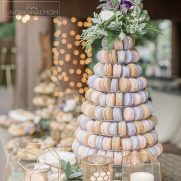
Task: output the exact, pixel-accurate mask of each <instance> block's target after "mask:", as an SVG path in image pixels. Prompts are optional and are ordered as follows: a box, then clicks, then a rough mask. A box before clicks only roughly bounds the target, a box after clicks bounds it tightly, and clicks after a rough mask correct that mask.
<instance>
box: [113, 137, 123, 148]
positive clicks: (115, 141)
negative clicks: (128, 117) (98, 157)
mask: <svg viewBox="0 0 181 181" xmlns="http://www.w3.org/2000/svg"><path fill="white" fill-rule="evenodd" d="M112 150H114V151H119V150H121V139H120V137H116V136H114V137H112Z"/></svg>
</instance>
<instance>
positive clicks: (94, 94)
mask: <svg viewBox="0 0 181 181" xmlns="http://www.w3.org/2000/svg"><path fill="white" fill-rule="evenodd" d="M100 95H101V92H98V91H94V92H92V95H91V101H92V102H93V103H95V104H96V105H98V104H99V98H100Z"/></svg>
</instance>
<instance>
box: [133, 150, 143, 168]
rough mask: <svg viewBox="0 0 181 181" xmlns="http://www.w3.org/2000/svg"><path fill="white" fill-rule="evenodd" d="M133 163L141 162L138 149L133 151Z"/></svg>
mask: <svg viewBox="0 0 181 181" xmlns="http://www.w3.org/2000/svg"><path fill="white" fill-rule="evenodd" d="M131 163H132V164H133V165H135V164H140V163H141V158H140V156H139V152H138V151H136V150H134V151H132V152H131Z"/></svg>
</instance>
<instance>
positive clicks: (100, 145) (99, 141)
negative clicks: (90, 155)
mask: <svg viewBox="0 0 181 181" xmlns="http://www.w3.org/2000/svg"><path fill="white" fill-rule="evenodd" d="M103 139H104V137H103V136H97V139H96V148H98V149H102V142H103Z"/></svg>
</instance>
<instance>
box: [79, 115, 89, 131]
mask: <svg viewBox="0 0 181 181" xmlns="http://www.w3.org/2000/svg"><path fill="white" fill-rule="evenodd" d="M89 121H91V120H90V119H89V118H88V117H86V116H83V117H82V118H81V119H80V122H79V125H80V127H81V128H82V129H84V130H86V125H87V123H88V122H89Z"/></svg>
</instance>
